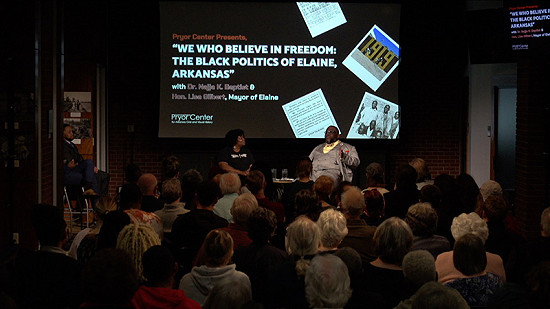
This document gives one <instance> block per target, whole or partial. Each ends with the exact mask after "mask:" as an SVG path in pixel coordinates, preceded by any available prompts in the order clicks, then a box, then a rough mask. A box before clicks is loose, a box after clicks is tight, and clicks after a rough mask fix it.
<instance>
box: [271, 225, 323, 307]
mask: <svg viewBox="0 0 550 309" xmlns="http://www.w3.org/2000/svg"><path fill="white" fill-rule="evenodd" d="M285 244H286V251H287V253H288V255H289V258H288V259H287V260H286V261H285V262H283V263H281V264H279V265H274V266H273V268H271V270H270V273H269V275H268V291H270V292H269V295H268V297H269V298H268V299H267V300H266V302H265V303H264V304H265V305H266V307H268V308H281V307H290V308H305V307H307V306H308V304H307V300H306V297H305V287H304V277H305V274H306V271H307V269H308V267H309V264H310V262H311V259H312V258H313V257H314V256H315V255H316V254H317V252H318V250H319V246H320V245H321V231H320V230H319V226H318V225H317V224H316V223H315V222H313V221H311V220H310V219H309V218H307V217H306V216H300V217H298V218H296V220H294V222H292V223H291V224H290V225H289V226H288V228H287V234H286V242H285Z"/></svg>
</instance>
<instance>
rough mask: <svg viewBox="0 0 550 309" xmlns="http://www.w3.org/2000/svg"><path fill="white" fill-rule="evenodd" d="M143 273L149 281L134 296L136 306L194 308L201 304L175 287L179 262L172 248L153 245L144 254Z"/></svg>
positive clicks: (133, 301)
mask: <svg viewBox="0 0 550 309" xmlns="http://www.w3.org/2000/svg"><path fill="white" fill-rule="evenodd" d="M142 263H143V274H144V276H145V278H147V283H146V284H145V285H142V286H141V287H140V288H139V289H138V290H137V292H136V294H135V295H134V298H132V305H134V306H135V307H136V308H174V309H176V308H177V309H194V308H200V307H201V306H200V305H199V303H197V302H196V301H194V300H192V299H190V298H189V297H187V296H185V292H184V291H182V290H178V289H174V286H175V280H174V276H175V274H176V271H177V267H178V266H177V264H176V260H175V258H174V256H173V255H172V254H171V253H170V250H168V249H167V248H165V247H163V246H153V247H151V248H149V249H148V250H147V251H145V253H144V254H143V258H142Z"/></svg>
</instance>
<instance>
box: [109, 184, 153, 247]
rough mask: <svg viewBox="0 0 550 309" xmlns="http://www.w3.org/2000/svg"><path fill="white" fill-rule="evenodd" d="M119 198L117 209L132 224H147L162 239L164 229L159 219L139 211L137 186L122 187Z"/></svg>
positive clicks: (140, 196) (139, 201) (139, 196)
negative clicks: (121, 211)
mask: <svg viewBox="0 0 550 309" xmlns="http://www.w3.org/2000/svg"><path fill="white" fill-rule="evenodd" d="M119 197H120V201H119V203H118V207H119V209H121V210H123V211H124V212H125V213H126V214H127V215H128V216H129V217H130V220H131V221H132V223H136V224H138V223H141V224H147V225H149V226H151V227H152V228H153V229H154V230H155V232H156V233H157V234H158V235H159V237H160V238H161V239H162V238H163V235H164V228H163V226H162V221H161V220H160V218H159V217H158V216H157V215H155V214H154V213H150V212H146V211H143V210H141V201H142V195H141V190H140V189H139V187H138V186H137V185H135V184H131V183H129V184H125V185H123V186H122V189H121V190H120V195H119Z"/></svg>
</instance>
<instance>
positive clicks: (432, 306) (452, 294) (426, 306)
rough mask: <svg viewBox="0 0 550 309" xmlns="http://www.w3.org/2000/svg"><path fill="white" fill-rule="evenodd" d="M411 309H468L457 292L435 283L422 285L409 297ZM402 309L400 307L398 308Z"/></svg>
mask: <svg viewBox="0 0 550 309" xmlns="http://www.w3.org/2000/svg"><path fill="white" fill-rule="evenodd" d="M411 303H412V304H411V306H410V307H403V308H413V309H469V308H470V306H468V303H467V302H466V300H465V299H464V297H462V295H460V293H458V291H457V290H455V289H452V288H449V287H446V286H444V285H442V284H440V283H437V282H428V283H426V284H424V285H423V286H422V287H421V288H420V289H418V291H417V292H416V293H415V294H414V295H413V296H412V297H411ZM399 308H402V307H399Z"/></svg>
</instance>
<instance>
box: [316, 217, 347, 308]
mask: <svg viewBox="0 0 550 309" xmlns="http://www.w3.org/2000/svg"><path fill="white" fill-rule="evenodd" d="M321 216H322V215H321ZM305 293H306V299H307V301H308V303H309V307H310V308H343V307H344V306H345V305H346V304H347V302H348V300H349V299H350V297H351V288H350V278H349V275H348V268H347V267H346V264H344V262H342V260H341V259H340V258H339V257H337V256H334V255H331V254H329V255H318V256H316V257H314V258H313V259H312V260H311V265H310V267H309V268H308V269H307V271H306V276H305Z"/></svg>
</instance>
